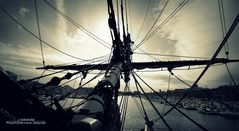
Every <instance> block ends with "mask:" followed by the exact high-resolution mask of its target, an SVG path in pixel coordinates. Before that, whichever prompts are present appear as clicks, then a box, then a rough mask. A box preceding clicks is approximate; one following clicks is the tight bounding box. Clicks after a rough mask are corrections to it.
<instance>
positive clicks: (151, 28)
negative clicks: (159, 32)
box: [134, 0, 169, 50]
mask: <svg viewBox="0 0 239 131" xmlns="http://www.w3.org/2000/svg"><path fill="white" fill-rule="evenodd" d="M160 2H161V0H159V3H160ZM168 2H169V0H167V1H166V3H165V4H164V6H163V9H162V10H161V11H160V13H159V15H158V17H157V18H156V20H155V21H154V23H153V25H152V26H151V27H150V29H149V31H148V32H147V33H146V35H145V36H144V37H143V39H142V40H141V41H140V42H139V44H138V45H137V46H136V47H135V48H134V50H135V49H137V48H138V47H139V46H140V45H141V43H142V42H143V41H144V40H145V39H146V37H148V35H149V34H150V32H151V31H152V30H153V28H154V26H155V25H156V23H157V22H158V20H159V18H160V16H161V15H162V13H163V12H164V9H165V8H166V6H167V5H168Z"/></svg>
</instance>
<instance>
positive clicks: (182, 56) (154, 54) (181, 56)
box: [134, 52, 210, 59]
mask: <svg viewBox="0 0 239 131" xmlns="http://www.w3.org/2000/svg"><path fill="white" fill-rule="evenodd" d="M134 54H139V55H152V56H168V57H180V58H195V59H210V58H207V57H196V56H184V55H169V54H156V53H147V54H145V53H140V52H134Z"/></svg>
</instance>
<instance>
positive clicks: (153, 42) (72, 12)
mask: <svg viewBox="0 0 239 131" xmlns="http://www.w3.org/2000/svg"><path fill="white" fill-rule="evenodd" d="M48 1H49V2H50V3H51V4H52V5H54V6H55V7H56V8H58V9H59V10H60V11H62V12H64V13H65V14H67V15H68V16H69V17H71V18H72V19H73V20H75V21H76V22H77V23H78V24H80V25H81V26H82V27H84V28H85V29H87V30H89V31H90V32H92V33H93V34H94V35H96V36H98V37H100V38H101V39H102V40H104V41H106V42H107V43H109V44H111V43H112V41H111V36H110V32H109V28H108V24H107V19H108V13H107V2H106V0H48ZM113 1H114V4H115V1H116V0H113ZM182 1H183V0H169V2H168V4H167V6H166V8H165V10H164V12H163V13H162V15H161V17H160V18H159V20H158V22H157V24H156V25H155V27H157V26H158V25H159V24H160V23H161V22H162V21H163V20H164V19H165V18H166V17H167V16H168V15H169V14H170V13H171V12H172V11H173V10H174V9H175V8H176V7H177V6H178V5H179V4H180V3H181V2H182ZM128 4H129V5H130V6H128V13H129V14H130V17H129V31H130V33H131V36H132V40H133V41H135V45H137V44H138V43H139V42H140V41H141V40H142V39H143V37H144V36H145V35H146V33H147V32H148V30H149V29H150V27H151V26H152V24H153V23H154V22H155V20H156V18H157V16H158V14H159V13H160V12H161V11H162V8H163V6H164V5H165V4H166V0H151V4H150V8H149V11H148V15H147V17H146V19H145V23H144V24H143V26H142V23H143V21H144V17H145V14H146V10H147V7H148V4H149V0H129V2H128ZM223 5H224V13H225V22H226V27H227V29H228V28H229V27H230V25H231V24H232V22H233V20H234V18H235V17H236V15H237V14H238V13H239V1H238V0H223ZM0 6H1V7H3V8H4V9H5V10H7V11H8V12H9V14H11V15H12V16H13V17H14V18H15V19H17V20H18V21H19V22H20V23H22V24H23V25H24V26H25V27H26V28H27V29H29V30H30V31H31V32H33V33H34V34H36V35H38V30H37V22H36V14H35V8H34V0H0ZM37 6H38V13H39V21H40V28H41V35H42V39H43V40H44V41H46V42H48V43H49V44H51V45H52V46H54V47H56V48H58V49H60V50H62V51H64V52H66V53H69V54H71V55H73V56H76V57H79V58H83V59H91V58H96V57H99V56H105V57H103V58H104V59H102V61H101V62H105V61H106V60H107V56H109V54H110V50H109V49H108V48H106V47H104V46H103V45H101V44H100V43H99V42H97V41H96V40H94V39H92V38H91V37H89V36H88V35H87V34H85V33H84V32H83V31H82V30H80V29H78V28H76V27H75V26H73V25H72V24H71V23H69V22H68V21H66V20H65V19H64V18H63V17H61V16H60V15H59V14H57V13H56V12H55V11H54V10H53V9H52V8H50V7H49V6H48V5H47V4H46V3H45V2H44V1H43V0H37ZM115 9H116V8H115ZM0 17H1V19H0V66H1V67H3V68H4V69H5V70H11V71H12V72H15V73H17V74H20V75H21V76H22V78H24V79H27V78H31V77H34V76H38V75H40V74H41V73H42V71H41V70H35V68H36V67H39V66H42V57H41V49H40V44H39V40H37V39H36V38H34V37H32V36H31V35H30V34H28V33H27V32H26V31H25V30H24V29H23V28H22V27H21V26H19V25H17V24H16V23H14V22H13V21H12V20H11V19H10V18H9V17H8V16H7V15H6V14H5V13H4V12H3V11H2V10H0ZM130 20H131V21H130ZM130 23H131V24H130ZM155 27H154V28H155ZM140 29H141V31H140ZM139 32H140V33H139ZM238 35H239V28H238V26H237V27H236V29H235V30H234V32H233V33H232V35H231V37H230V39H229V51H230V54H229V58H231V59H239V53H238V50H239V45H238V41H239V37H238ZM221 41H222V31H221V24H220V17H219V9H218V3H217V0H210V1H209V0H189V2H188V3H187V4H186V5H185V6H184V7H183V8H182V9H181V10H180V11H179V12H178V13H177V14H176V15H175V16H174V17H173V18H172V19H171V20H170V21H169V22H168V23H167V24H166V25H165V26H163V28H161V29H160V30H159V31H158V32H157V33H156V34H155V35H154V36H153V37H152V38H150V39H149V40H148V41H147V42H145V43H144V44H143V45H142V46H141V47H140V48H141V49H142V50H144V51H145V52H147V53H156V54H169V55H183V56H197V57H206V58H210V57H212V55H213V54H214V52H215V51H216V49H217V47H218V45H219V44H220V42H221ZM43 52H44V58H45V62H46V64H47V65H55V64H62V63H70V62H74V63H75V62H78V64H84V63H85V62H79V60H77V59H75V58H71V57H69V56H66V55H64V54H62V53H59V52H57V51H55V50H54V49H52V48H50V47H49V46H47V45H45V44H43ZM135 52H136V53H135V54H134V55H133V61H155V59H153V58H152V57H149V56H147V55H142V54H137V53H140V52H141V51H140V50H138V49H137V50H135ZM155 57H156V58H157V59H158V60H184V59H186V58H183V57H160V56H155ZM219 57H225V53H224V50H222V51H221V53H220V55H219ZM187 60H189V58H187ZM190 60H194V59H190ZM238 66H239V64H237V63H233V64H229V68H230V70H231V72H232V75H233V77H234V78H235V80H236V82H238V80H239V71H238V69H237V67H238ZM187 68H188V67H185V68H181V69H187ZM147 71H148V69H147ZM201 71H202V69H197V70H183V71H182V70H175V71H174V73H175V75H177V76H178V77H180V78H181V79H183V80H185V81H186V82H188V83H189V84H192V83H193V81H195V79H196V78H197V77H198V75H199V73H200V72H201ZM48 73H50V72H48ZM138 74H139V75H140V76H142V78H143V79H144V80H146V81H147V82H148V83H150V85H151V86H152V87H154V88H155V89H156V90H158V89H163V90H165V89H166V88H167V84H168V75H169V73H168V72H167V71H154V72H138ZM62 75H63V74H62ZM92 76H93V75H92ZM92 76H91V75H90V76H89V78H90V77H92ZM49 79H50V78H47V79H43V80H42V82H46V81H48V80H49ZM96 82H97V80H96V81H95V82H94V83H92V85H90V86H93V85H94V84H95V83H96ZM229 83H230V78H229V75H228V73H227V71H226V68H225V65H220V66H216V67H212V68H210V69H209V70H208V72H207V73H206V74H205V76H204V77H203V78H202V80H201V81H200V82H199V86H202V87H206V86H207V87H208V88H212V87H217V86H218V85H225V84H229ZM132 85H133V84H132ZM184 87H186V86H185V85H183V84H182V83H180V82H179V81H177V80H176V79H174V78H173V77H172V79H171V87H170V89H175V88H184ZM132 90H134V87H132ZM146 90H147V89H146Z"/></svg>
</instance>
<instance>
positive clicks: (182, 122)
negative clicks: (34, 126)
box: [60, 97, 239, 131]
mask: <svg viewBox="0 0 239 131" xmlns="http://www.w3.org/2000/svg"><path fill="white" fill-rule="evenodd" d="M79 101H81V100H79V99H75V100H74V102H73V103H72V99H68V101H67V102H66V104H65V106H64V107H66V108H67V107H68V106H69V105H70V104H71V103H72V106H74V105H76V104H77V103H79ZM64 102H65V101H61V102H60V103H61V105H63V104H64ZM153 103H154V105H155V106H156V107H157V109H158V110H159V112H160V113H161V114H162V112H166V111H167V110H168V109H169V108H170V106H168V105H164V104H159V103H156V102H153ZM143 104H144V106H145V109H146V112H147V115H148V116H149V119H150V120H155V119H158V118H159V116H158V115H157V113H156V112H155V111H154V109H153V108H152V106H151V105H150V103H149V102H148V101H146V100H144V99H143ZM164 106H165V107H164ZM180 110H181V111H182V112H184V113H185V114H187V115H188V116H189V117H190V118H192V119H193V120H194V121H196V122H198V123H199V124H201V125H202V126H204V127H205V128H206V129H208V130H209V131H238V130H239V119H233V118H226V117H222V116H220V115H207V114H201V113H198V112H197V111H196V110H186V109H182V108H180ZM164 118H165V120H166V121H167V123H168V124H169V125H170V126H171V128H172V129H173V130H174V131H201V129H200V128H199V127H197V126H196V125H195V124H194V123H192V122H191V121H190V120H188V119H187V118H186V117H184V116H183V115H182V114H181V113H179V112H178V111H177V110H173V111H172V112H170V113H169V114H168V115H167V116H165V117H164ZM144 123H145V121H144V118H143V116H142V114H141V113H140V111H139V110H138V109H137V106H136V105H135V103H134V101H133V99H132V98H131V97H129V101H128V109H127V113H126V120H125V125H124V130H125V131H139V130H141V129H143V128H144V125H145V124H144ZM153 127H154V129H155V131H158V130H159V131H167V130H168V129H167V127H166V126H165V125H164V123H163V122H162V120H160V119H158V120H157V121H156V122H154V126H153Z"/></svg>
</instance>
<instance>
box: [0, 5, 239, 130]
mask: <svg viewBox="0 0 239 131" xmlns="http://www.w3.org/2000/svg"><path fill="white" fill-rule="evenodd" d="M43 1H44V2H46V3H47V4H48V5H49V6H50V7H51V8H53V9H56V8H55V7H54V6H53V5H52V4H51V3H49V2H48V1H47V0H43ZM35 2H36V0H35ZM124 2H125V4H126V0H125V1H124V0H121V2H120V11H121V12H120V13H121V18H120V19H121V20H120V19H119V18H118V19H117V21H116V13H115V10H114V5H113V1H112V0H107V2H106V4H107V8H108V16H109V17H108V26H109V30H110V33H111V38H112V47H111V50H112V56H111V57H110V59H109V62H108V63H105V64H84V65H81V64H71V65H45V63H44V62H43V67H37V69H43V70H62V71H64V70H71V71H76V72H75V73H67V74H66V75H65V76H63V77H53V78H52V79H51V80H50V81H49V82H47V83H46V84H44V85H42V86H41V87H40V88H47V87H49V86H59V85H60V83H61V81H62V80H70V79H71V78H72V77H73V76H75V75H78V74H81V75H82V76H83V77H82V78H83V79H84V78H85V77H86V76H87V74H88V73H89V72H90V71H93V70H99V71H101V73H102V72H103V73H104V77H103V78H102V80H100V81H98V82H97V84H96V85H95V86H94V88H93V91H92V92H91V93H90V94H88V95H87V97H86V98H85V99H84V100H83V101H82V102H80V103H78V104H77V105H76V106H75V107H73V108H74V109H75V110H73V108H71V109H68V110H66V109H64V108H63V107H62V105H61V104H60V101H62V100H64V99H66V98H68V97H74V96H76V94H77V92H78V90H79V89H80V87H83V86H85V85H86V84H87V83H85V84H83V85H80V87H79V88H77V89H75V90H73V91H72V92H69V93H67V94H64V95H62V96H60V97H54V96H51V99H50V100H49V101H50V105H48V106H46V105H45V104H44V103H43V101H41V100H40V98H39V97H38V95H37V92H38V90H39V89H38V88H34V89H33V90H32V91H31V92H29V91H27V90H25V89H24V88H23V87H22V86H23V85H24V84H26V83H28V82H30V81H33V80H38V79H40V78H42V77H44V75H42V76H40V77H36V78H33V79H28V80H22V81H18V82H15V81H13V80H11V79H10V78H9V77H8V76H7V75H6V74H5V73H4V72H1V73H0V78H1V79H0V81H1V84H2V85H4V88H3V89H2V91H1V92H0V105H1V106H0V108H1V109H3V110H4V111H5V112H7V113H8V114H9V115H5V117H4V118H1V120H13V119H22V118H34V120H44V121H45V122H46V124H45V125H43V126H41V125H30V126H29V125H5V126H3V127H1V128H3V129H13V130H16V129H24V130H59V131H60V130H64V131H78V130H84V131H121V130H123V127H124V121H125V117H126V111H127V105H128V97H121V98H122V99H119V89H120V88H121V89H122V88H123V90H124V91H125V92H131V89H130V85H129V82H130V81H131V79H133V80H134V81H135V85H136V88H137V90H141V91H142V94H143V95H144V98H145V99H146V100H148V101H149V103H150V105H151V106H152V108H153V109H154V110H155V111H156V113H157V115H158V117H159V119H161V120H162V121H163V123H164V125H165V126H166V127H167V129H168V130H173V128H172V127H171V126H170V122H168V121H166V120H165V118H164V117H165V116H166V115H167V114H169V113H170V112H171V111H172V110H177V111H178V112H179V113H181V114H182V115H183V116H185V117H186V118H187V119H189V120H190V121H191V122H192V123H194V124H195V125H196V126H198V127H199V128H200V129H202V130H208V129H207V128H205V127H204V126H202V125H201V124H200V123H198V122H196V121H195V120H193V119H192V118H191V117H189V116H188V115H186V114H185V113H183V112H182V111H181V110H180V109H179V108H178V107H177V106H178V105H179V104H180V102H182V101H183V100H184V99H185V98H186V97H187V96H188V95H189V93H190V92H191V91H192V90H193V89H194V88H195V87H196V86H197V84H198V82H199V81H200V79H201V78H202V76H203V75H204V74H205V73H206V72H207V70H208V68H209V67H210V66H211V65H214V64H218V63H223V64H227V63H231V62H239V60H237V59H229V58H217V56H218V54H219V52H220V51H221V49H222V48H223V46H224V45H225V44H226V42H227V40H228V38H229V37H230V35H231V33H232V32H233V30H234V29H235V27H236V25H237V23H238V21H239V16H238V15H237V17H236V18H235V20H234V21H233V23H232V25H231V26H230V29H229V30H228V31H227V32H226V34H225V37H224V39H223V40H222V42H221V43H220V45H219V47H218V49H217V50H216V52H215V53H214V55H213V56H212V57H211V59H209V60H208V59H205V60H181V61H178V60H176V61H151V62H133V61H132V55H133V53H134V49H135V48H139V46H140V45H134V40H132V39H131V34H130V32H129V31H128V27H127V28H126V26H128V23H127V20H125V19H127V12H126V10H125V6H124ZM118 3H119V2H118V0H117V4H118ZM117 7H118V5H117ZM1 10H2V11H3V12H5V13H6V14H8V13H7V11H6V10H5V9H4V8H3V7H1ZM56 10H57V9H56ZM58 11H59V10H58ZM117 12H118V10H117ZM59 13H61V12H60V11H59ZM118 13H119V12H118ZM62 15H63V16H64V14H62ZM9 17H10V18H11V19H13V20H16V19H14V17H11V16H9ZM67 19H69V20H71V19H70V18H67ZM120 21H121V25H122V32H121V30H120V27H119V26H120V25H119V24H117V23H120ZM15 22H16V23H17V24H20V23H18V21H15ZM126 29H127V30H126ZM121 35H122V37H121ZM39 36H40V34H39ZM40 42H44V41H42V40H41V38H40ZM133 46H135V47H134V48H132V47H133ZM198 65H205V68H204V69H203V71H202V72H201V74H200V75H199V76H198V78H197V79H196V81H195V82H194V83H193V84H192V85H188V86H189V87H190V89H189V90H188V92H187V93H185V94H184V95H183V96H182V97H181V98H180V99H179V101H178V102H176V103H170V102H169V101H168V100H167V99H166V98H165V97H164V96H162V95H161V94H160V93H158V92H157V91H155V90H154V89H153V88H152V87H151V86H149V85H148V84H147V83H146V82H145V81H144V80H143V79H142V78H141V77H140V76H139V75H138V74H137V73H136V72H135V70H143V69H146V68H147V69H162V68H165V69H167V70H168V71H169V72H170V73H171V75H174V73H173V70H174V69H175V68H178V67H192V66H198ZM93 79H95V78H92V80H93ZM139 81H141V82H143V83H145V84H146V85H147V86H148V87H149V88H150V89H151V90H152V91H153V92H154V93H156V94H157V96H158V97H160V98H161V99H163V100H164V101H165V102H166V103H168V104H169V105H170V106H171V108H170V109H169V110H168V111H166V112H165V113H164V114H162V113H161V112H159V111H158V109H157V108H156V106H155V104H154V103H153V102H152V101H151V100H150V98H149V96H147V93H145V91H144V89H143V88H142V86H141V85H140V83H139ZM89 82H90V81H89ZM122 84H123V86H122ZM136 97H138V98H140V104H141V108H142V111H143V114H144V120H145V126H144V129H142V130H145V131H148V130H150V131H153V130H154V128H153V127H154V122H153V121H152V120H150V119H149V117H148V115H147V113H146V110H145V109H144V105H143V103H142V100H141V97H142V96H141V94H138V95H136ZM52 105H54V106H55V108H53V106H52Z"/></svg>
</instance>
